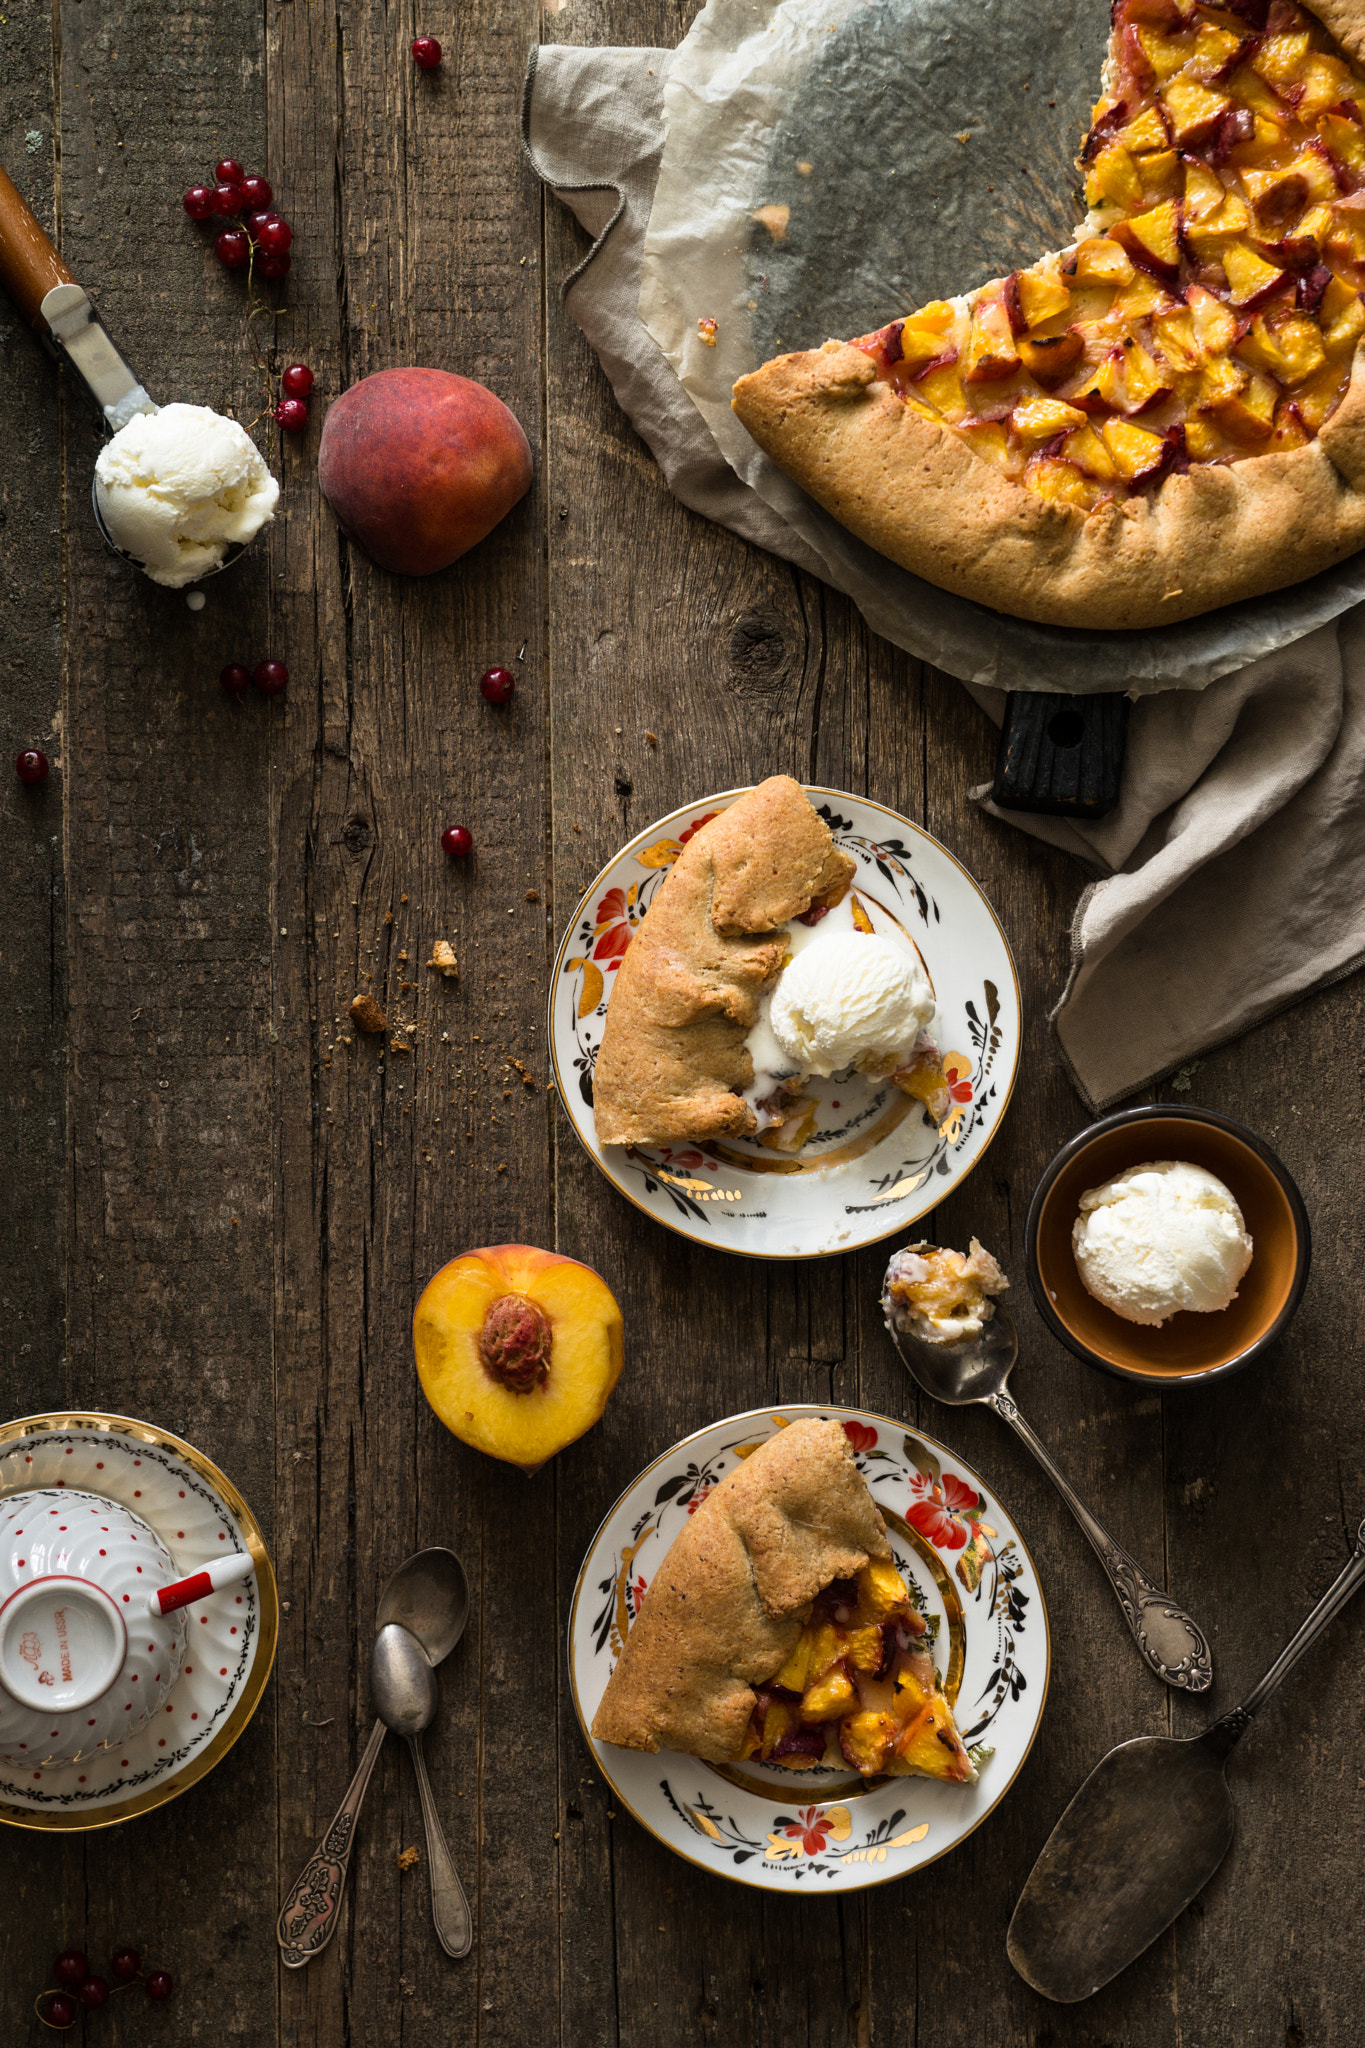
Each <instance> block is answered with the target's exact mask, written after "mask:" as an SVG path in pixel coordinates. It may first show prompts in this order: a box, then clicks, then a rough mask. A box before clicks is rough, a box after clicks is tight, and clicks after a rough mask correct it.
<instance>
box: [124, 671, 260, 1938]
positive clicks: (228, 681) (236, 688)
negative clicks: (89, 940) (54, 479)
mask: <svg viewBox="0 0 1365 2048" xmlns="http://www.w3.org/2000/svg"><path fill="white" fill-rule="evenodd" d="M218 680H219V682H220V683H221V684H222V686H223V688H224V689H225V690H226V691H227V692H228V694H229V696H232V697H240V696H241V694H242V692H243V690H244V689H245V688H246V686H247V684H248V683H249V682H250V681H251V671H250V670H249V669H245V668H243V667H242V664H241V662H240V661H230V662H229V663H228V665H227V667H226V668H225V669H224V670H223V672H222V674H221V675H220V676H219V678H218ZM128 1953H129V1951H128V1950H126V1949H120V1950H119V1954H120V1955H126V1954H128ZM135 1974H136V1973H135Z"/></svg>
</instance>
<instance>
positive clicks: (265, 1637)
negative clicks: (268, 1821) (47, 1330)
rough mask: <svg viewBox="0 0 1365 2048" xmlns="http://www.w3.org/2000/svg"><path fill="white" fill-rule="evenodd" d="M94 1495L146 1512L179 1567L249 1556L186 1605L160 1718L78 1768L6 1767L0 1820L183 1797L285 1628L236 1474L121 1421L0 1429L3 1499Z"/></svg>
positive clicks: (213, 1759) (253, 1699) (232, 1736)
mask: <svg viewBox="0 0 1365 2048" xmlns="http://www.w3.org/2000/svg"><path fill="white" fill-rule="evenodd" d="M49 1486H58V1487H67V1486H69V1487H72V1488H80V1489H82V1490H83V1491H85V1492H87V1493H101V1494H104V1495H105V1496H106V1497H107V1498H108V1499H110V1500H115V1501H119V1502H121V1503H122V1504H123V1506H124V1507H127V1508H131V1509H132V1510H133V1512H134V1513H135V1514H137V1515H140V1516H141V1518H142V1520H143V1521H144V1522H147V1523H149V1524H150V1525H151V1527H152V1528H153V1529H154V1530H155V1531H156V1534H157V1535H158V1536H159V1537H160V1538H161V1541H162V1542H163V1543H164V1544H165V1546H166V1548H167V1550H169V1552H170V1553H171V1556H172V1558H173V1559H174V1560H175V1564H176V1569H177V1570H178V1571H189V1570H191V1569H193V1567H194V1566H195V1565H197V1564H200V1563H202V1562H203V1560H204V1559H205V1558H207V1557H212V1556H214V1555H215V1554H216V1553H217V1552H218V1551H219V1549H220V1548H221V1549H222V1550H223V1552H224V1553H225V1554H226V1553H227V1552H229V1551H234V1550H249V1551H250V1552H251V1555H252V1559H253V1561H254V1563H255V1571H254V1572H253V1573H252V1576H251V1577H250V1578H248V1579H244V1580H243V1581H242V1582H241V1584H240V1586H235V1587H233V1588H231V1589H229V1590H227V1591H224V1592H222V1593H218V1594H216V1595H213V1596H211V1597H210V1598H208V1599H206V1600H203V1601H196V1602H195V1603H194V1605H193V1606H191V1607H187V1608H186V1609H185V1616H186V1621H187V1623H188V1628H189V1642H188V1646H187V1650H186V1657H185V1664H184V1668H183V1669H182V1671H181V1674H180V1677H179V1679H178V1680H177V1681H176V1684H175V1688H174V1690H173V1691H172V1693H171V1695H170V1698H169V1699H168V1700H167V1702H166V1707H165V1711H164V1713H158V1714H157V1715H156V1717H155V1718H154V1719H153V1721H152V1722H151V1723H150V1725H149V1726H148V1727H146V1728H144V1729H142V1731H141V1732H140V1733H139V1734H137V1735H135V1736H133V1737H132V1738H131V1739H130V1740H129V1741H127V1742H125V1743H123V1744H115V1745H114V1746H113V1747H111V1748H110V1749H108V1750H107V1751H103V1750H97V1751H95V1752H94V1754H93V1755H92V1756H89V1757H87V1758H85V1759H83V1760H82V1761H81V1762H79V1763H74V1764H64V1765H50V1766H48V1767H46V1768H44V1769H41V1770H32V1771H24V1770H17V1769H14V1768H11V1767H10V1766H4V1767H0V1821H10V1822H13V1823H14V1824H16V1825H17V1826H19V1827H26V1828H48V1829H70V1828H100V1827H109V1826H110V1825H111V1824H112V1823H113V1822H115V1821H120V1820H131V1819H132V1817H133V1816H134V1814H139V1813H148V1812H150V1810H151V1809H152V1807H154V1806H161V1805H162V1804H164V1802H165V1801H166V1800H168V1799H174V1798H175V1797H176V1796H177V1794H178V1793H181V1792H184V1791H186V1790H187V1789H188V1787H189V1786H191V1785H193V1784H194V1783H195V1782H196V1780H197V1779H199V1778H202V1777H203V1776H204V1774H205V1772H206V1771H211V1770H212V1769H213V1767H214V1765H215V1764H216V1763H217V1762H218V1761H219V1760H220V1758H222V1757H223V1756H225V1755H226V1754H227V1752H228V1750H230V1749H231V1747H232V1745H233V1743H234V1742H235V1741H236V1740H237V1738H238V1736H239V1735H240V1734H241V1733H242V1730H243V1729H244V1728H245V1727H246V1725H247V1722H248V1721H249V1720H250V1719H251V1717H252V1715H253V1714H254V1713H255V1711H256V1708H257V1705H258V1703H259V1701H260V1697H261V1694H262V1692H263V1691H264V1689H265V1682H266V1680H267V1678H269V1676H270V1667H271V1664H272V1663H273V1662H274V1658H275V1642H276V1638H277V1636H278V1634H279V1602H278V1598H277V1594H276V1588H275V1574H274V1571H273V1569H272V1568H271V1563H270V1558H269V1556H268V1554H267V1552H266V1547H265V1540H264V1538H263V1537H262V1535H261V1531H260V1527H259V1525H258V1523H257V1521H256V1518H255V1516H254V1515H253V1514H252V1512H251V1510H250V1508H249V1507H248V1506H247V1504H246V1502H245V1501H244V1500H243V1499H242V1497H241V1495H240V1494H239V1493H238V1492H237V1489H236V1487H235V1486H233V1484H232V1482H231V1481H230V1480H229V1479H227V1478H225V1477H224V1475H223V1474H222V1473H221V1472H220V1471H219V1470H218V1467H217V1466H216V1465H214V1464H211V1463H210V1461H209V1460H208V1459H207V1458H206V1457H205V1456H204V1455H203V1453H202V1452H201V1451H196V1450H195V1449H194V1447H193V1445H192V1444H187V1443H183V1442H182V1441H181V1439H180V1438H179V1437H176V1436H171V1435H170V1434H169V1432H168V1431H166V1430H164V1429H158V1428H157V1427H156V1425H155V1424H154V1423H150V1422H134V1421H132V1420H131V1419H130V1418H129V1417H127V1416H124V1415H96V1414H89V1413H82V1414H74V1413H73V1414H65V1415H28V1416H24V1417H23V1418H22V1419H21V1420H19V1421H17V1422H9V1423H6V1424H4V1426H3V1427H0V1500H5V1499H8V1498H9V1496H10V1495H11V1494H15V1493H21V1492H25V1491H27V1490H28V1489H29V1488H30V1487H49Z"/></svg>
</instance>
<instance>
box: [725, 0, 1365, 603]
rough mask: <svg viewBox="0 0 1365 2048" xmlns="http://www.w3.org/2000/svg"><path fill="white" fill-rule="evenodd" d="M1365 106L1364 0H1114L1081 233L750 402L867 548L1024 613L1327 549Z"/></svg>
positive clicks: (1345, 521) (1219, 586) (1361, 435)
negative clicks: (1297, 1)
mask: <svg viewBox="0 0 1365 2048" xmlns="http://www.w3.org/2000/svg"><path fill="white" fill-rule="evenodd" d="M1362 108H1365V6H1363V5H1362V4H1361V0H1315V7H1314V10H1313V11H1311V12H1310V11H1309V10H1308V9H1306V8H1303V7H1299V6H1296V5H1294V4H1293V0H1228V4H1227V5H1225V6H1221V7H1220V6H1208V5H1202V4H1194V0H1115V4H1114V7H1113V29H1112V33H1111V38H1110V45H1109V55H1108V60H1107V62H1106V65H1105V70H1104V76H1103V81H1102V89H1101V95H1100V99H1099V101H1098V103H1097V105H1096V107H1095V110H1094V115H1093V120H1092V125H1091V128H1090V132H1089V135H1088V137H1087V139H1086V142H1085V144H1084V147H1083V150H1082V153H1081V157H1080V170H1081V174H1082V176H1083V179H1084V183H1085V198H1086V204H1087V206H1088V208H1089V211H1088V213H1087V216H1086V218H1085V220H1084V222H1083V223H1082V225H1081V226H1080V228H1078V230H1077V233H1076V238H1075V240H1074V241H1073V242H1072V243H1071V244H1070V245H1069V246H1068V247H1067V248H1065V249H1062V250H1060V251H1058V252H1057V253H1056V254H1053V255H1048V256H1044V257H1043V258H1042V259H1041V260H1040V261H1038V262H1034V263H1031V264H1029V265H1028V267H1027V268H1021V269H1019V270H1016V271H1013V272H1011V274H1010V275H1009V276H1008V277H1004V278H996V279H994V280H992V281H991V282H990V283H988V284H984V285H982V286H981V287H980V288H979V289H978V290H976V291H973V292H970V293H967V294H965V295H964V296H962V297H958V298H952V299H938V300H933V301H931V302H930V303H929V304H927V305H925V306H922V307H920V309H919V310H918V311H917V312H914V313H911V314H910V315H908V316H907V317H906V318H904V319H901V318H897V319H894V320H892V321H890V322H889V323H888V324H887V325H886V326H884V327H881V328H879V329H877V331H876V332H874V333H871V334H865V335H862V336H861V337H859V338H858V339H856V340H854V341H850V342H827V343H826V344H825V346H824V347H823V348H821V349H816V350H810V351H806V352H803V353H799V354H794V355H787V356H779V357H777V358H775V359H774V360H773V361H772V362H769V363H765V364H764V365H763V366H762V368H761V369H758V370H756V371H754V372H753V373H752V374H751V375H749V376H747V377H742V378H741V379H740V381H739V382H738V383H737V384H736V386H735V390H734V408H735V411H736V412H737V413H738V414H739V417H740V418H741V420H742V421H743V422H744V425H745V426H746V427H747V428H748V430H749V432H750V433H751V434H752V435H753V437H754V439H755V440H756V441H757V442H758V444H759V446H760V447H761V448H763V449H764V450H765V451H766V453H767V454H768V455H770V456H771V457H772V459H773V460H774V461H775V462H776V463H777V464H778V465H779V467H780V468H782V469H784V470H785V471H786V472H787V474H788V475H789V476H791V477H793V478H794V479H795V481H796V482H797V483H798V484H800V485H801V487H802V488H803V489H804V490H806V491H808V492H809V493H810V495H811V496H812V497H813V498H815V499H816V500H817V501H818V502H819V503H820V504H821V505H823V506H824V507H825V509H826V510H827V511H829V512H830V513H832V514H833V516H834V517H835V518H836V519H838V520H840V521H841V522H842V523H843V524H844V525H845V526H847V527H849V528H850V529H851V531H852V532H854V533H855V534H857V535H859V536H860V538H862V539H863V540H865V541H867V542H869V543H870V545H871V546H872V547H874V548H877V549H879V550H880V551H881V553H883V554H885V555H888V556H889V557H890V558H891V559H892V560H893V561H896V562H899V563H901V564H902V565H903V566H904V567H905V568H907V569H911V570H913V571H914V572H915V573H916V574H917V575H920V576H924V577H927V578H928V579H929V580H930V581H931V582H933V583H937V584H940V585H941V586H942V587H943V588H944V589H947V590H952V591H956V592H958V593H960V594H961V595H963V596H966V597H971V598H975V599H977V600H979V601H980V602H981V603H984V604H987V605H991V606H993V607H994V608H995V609H997V610H999V611H1003V612H1009V613H1013V614H1015V615H1016V616H1018V617H1020V618H1026V619H1035V620H1038V621H1041V622H1043V623H1045V624H1051V625H1063V626H1079V627H1091V628H1106V627H1114V626H1121V627H1137V626H1152V625H1166V624H1173V623H1175V622H1176V621H1178V620H1181V619H1188V618H1192V617H1194V616H1195V615H1196V614H1198V613H1200V612H1206V611H1209V610H1211V609H1212V608H1213V607H1215V606H1218V605H1223V604H1228V603H1230V602H1232V601H1233V600H1235V599H1238V598H1245V597H1252V596H1256V595H1259V594H1260V593H1262V592H1265V591H1271V590H1279V589H1282V588H1283V587H1284V586H1286V585H1287V584H1290V583H1295V582H1297V581H1299V580H1300V579H1301V578H1303V577H1305V576H1310V575H1312V574H1314V573H1315V572H1316V571H1318V570H1320V569H1325V568H1327V567H1329V566H1330V565H1331V564H1332V563H1334V562H1338V561H1340V560H1342V559H1343V557H1345V556H1346V555H1349V554H1351V553H1353V552H1354V551H1355V550H1356V549H1357V548H1359V547H1360V546H1361V545H1362V543H1365V303H1363V302H1362V296H1361V295H1362V289H1363V288H1365V113H1363V112H1362ZM1021 253H1022V252H1021Z"/></svg>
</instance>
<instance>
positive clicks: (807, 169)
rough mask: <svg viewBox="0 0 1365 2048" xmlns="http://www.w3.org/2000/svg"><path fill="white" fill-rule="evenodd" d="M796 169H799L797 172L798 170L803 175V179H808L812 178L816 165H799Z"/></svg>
mask: <svg viewBox="0 0 1365 2048" xmlns="http://www.w3.org/2000/svg"><path fill="white" fill-rule="evenodd" d="M796 168H797V170H798V171H800V173H801V175H802V177H803V178H808V177H809V176H810V174H811V172H812V171H813V170H814V169H815V165H814V164H808V163H799V164H798V165H797V166H796Z"/></svg>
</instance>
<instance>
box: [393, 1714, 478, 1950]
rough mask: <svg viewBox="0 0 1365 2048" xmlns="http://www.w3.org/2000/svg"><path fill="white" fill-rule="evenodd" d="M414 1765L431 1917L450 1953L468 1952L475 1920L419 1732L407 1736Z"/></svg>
mask: <svg viewBox="0 0 1365 2048" xmlns="http://www.w3.org/2000/svg"><path fill="white" fill-rule="evenodd" d="M408 1748H409V1749H410V1750H411V1751H412V1767H413V1769H414V1770H415V1771H416V1773H417V1790H418V1793H419V1795H420V1797H421V1801H422V1820H423V1823H424V1825H425V1827H426V1831H427V1869H428V1870H429V1872H430V1874H431V1918H432V1922H433V1924H434V1926H435V1928H436V1939H437V1940H438V1941H439V1942H440V1944H441V1947H442V1948H443V1949H444V1950H445V1952H446V1954H447V1955H448V1956H456V1957H458V1956H467V1955H468V1954H469V1951H470V1949H471V1948H472V1947H473V1946H474V1923H473V1920H472V1919H471V1917H470V1912H469V1901H468V1899H467V1898H466V1897H465V1895H464V1886H463V1885H462V1884H461V1883H460V1880H459V1876H458V1874H457V1872H456V1869H455V1865H454V1863H453V1862H452V1860H451V1855H450V1851H449V1849H448V1848H447V1847H446V1838H445V1830H444V1829H443V1828H442V1826H441V1820H440V1816H439V1814H438V1813H437V1811H436V1802H435V1800H434V1799H433V1798H432V1796H431V1783H430V1780H429V1779H428V1777H427V1760H426V1758H425V1757H424V1756H423V1754H422V1738H421V1736H420V1735H410V1736H409V1737H408Z"/></svg>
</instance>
